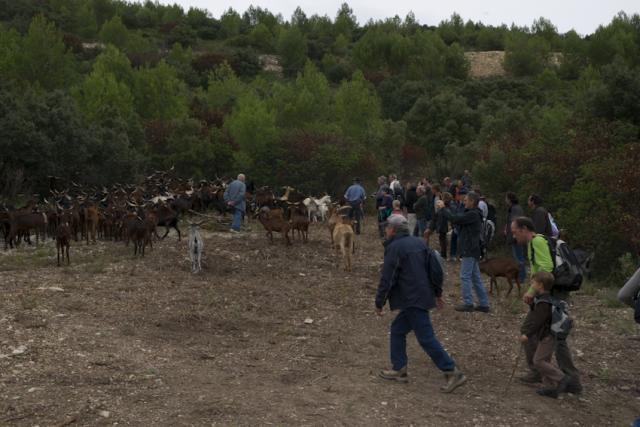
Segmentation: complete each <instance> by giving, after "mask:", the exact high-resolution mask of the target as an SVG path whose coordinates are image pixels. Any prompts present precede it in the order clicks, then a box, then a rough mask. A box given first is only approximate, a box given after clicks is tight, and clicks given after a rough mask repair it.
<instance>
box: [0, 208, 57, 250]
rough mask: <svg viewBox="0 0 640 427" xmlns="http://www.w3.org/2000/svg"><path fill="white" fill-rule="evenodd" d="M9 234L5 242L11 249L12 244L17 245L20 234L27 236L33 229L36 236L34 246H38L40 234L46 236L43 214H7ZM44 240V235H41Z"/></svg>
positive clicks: (44, 216)
mask: <svg viewBox="0 0 640 427" xmlns="http://www.w3.org/2000/svg"><path fill="white" fill-rule="evenodd" d="M8 215H9V224H10V228H9V234H8V236H7V239H6V242H5V249H6V243H7V242H8V243H9V245H11V247H12V248H13V244H12V242H15V243H16V245H17V244H18V243H19V239H18V236H19V235H20V234H21V233H26V235H27V236H28V235H29V233H30V231H31V230H32V229H33V230H34V231H35V234H36V244H38V241H39V236H40V233H44V234H46V227H47V216H46V215H45V214H43V213H24V212H17V211H16V212H9V213H8ZM43 240H44V235H43Z"/></svg>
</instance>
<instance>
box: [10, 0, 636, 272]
mask: <svg viewBox="0 0 640 427" xmlns="http://www.w3.org/2000/svg"><path fill="white" fill-rule="evenodd" d="M0 20H1V21H2V25H1V26H0V46H1V48H0V75H1V76H2V79H0V80H1V81H0V128H2V130H3V131H2V133H0V150H1V151H2V153H3V154H2V157H1V158H0V193H1V194H2V196H3V197H4V198H5V199H7V200H14V199H15V197H16V195H17V194H19V193H30V192H40V193H41V194H46V192H47V191H48V188H47V185H48V180H47V176H52V175H53V176H59V177H62V178H65V179H69V180H78V181H82V182H85V183H88V184H94V185H102V184H109V183H113V182H116V181H119V182H124V181H129V182H131V181H135V180H137V179H139V177H141V176H143V175H144V174H145V173H146V172H148V171H149V170H153V169H159V168H169V167H171V166H172V165H174V166H175V168H176V171H177V172H178V173H180V174H182V175H184V176H193V177H194V178H202V177H213V176H215V175H218V176H225V175H227V176H228V175H231V174H234V173H237V172H238V171H244V172H246V173H247V174H248V175H249V176H250V178H251V179H252V180H254V181H255V182H256V183H257V184H259V185H281V184H284V183H288V184H294V185H296V186H297V187H299V188H300V189H301V190H303V191H305V192H312V193H317V192H320V191H325V190H326V191H330V192H337V191H342V190H343V189H344V186H345V184H346V183H348V182H349V180H350V178H351V177H352V176H354V175H359V176H362V177H363V178H365V179H367V180H370V179H371V178H372V177H374V176H376V175H378V174H380V173H381V172H389V171H398V172H400V173H401V174H402V175H403V176H405V177H415V176H432V177H434V178H440V177H442V176H443V175H445V174H446V175H454V176H458V175H459V173H460V172H461V171H462V170H463V169H465V168H468V169H471V171H472V173H473V174H474V177H475V179H476V182H477V183H480V184H481V186H482V188H483V190H484V192H485V193H487V194H489V195H490V196H493V197H494V198H495V199H496V202H497V204H498V205H499V206H500V204H501V203H502V199H503V196H502V195H503V194H504V192H505V191H507V190H512V191H515V192H516V193H518V194H519V195H521V196H522V197H523V198H524V196H525V195H527V194H528V193H532V192H535V193H539V194H541V195H542V196H543V198H544V199H545V204H546V205H547V207H549V208H550V209H551V211H552V212H553V213H554V215H555V216H556V218H557V220H558V222H559V223H560V225H561V226H562V227H563V228H565V229H567V230H568V232H569V235H570V236H571V238H572V240H573V241H574V243H575V244H576V245H579V246H584V247H588V248H590V249H593V250H595V251H596V252H597V257H596V262H597V263H598V266H599V268H600V271H603V272H604V271H608V270H610V269H614V270H615V269H616V268H617V267H616V265H617V264H616V263H617V260H618V258H619V257H620V256H621V255H622V254H624V253H627V252H632V251H633V252H635V251H637V249H638V248H639V247H640V225H638V221H637V218H638V217H640V204H639V203H637V201H636V200H635V194H637V193H638V183H639V182H640V172H639V169H638V167H637V165H638V164H639V162H640V145H639V144H638V143H639V140H638V139H639V129H640V73H639V72H638V67H639V65H640V16H638V15H632V16H629V15H626V14H624V13H620V14H619V15H617V16H615V17H613V19H612V20H611V22H610V23H609V24H607V25H606V26H602V27H600V28H598V29H597V30H596V31H595V32H594V33H593V34H590V35H587V36H584V37H583V36H580V35H578V34H577V33H575V32H573V31H570V32H567V33H564V34H559V33H558V32H557V30H556V28H555V27H554V25H553V24H552V23H551V22H549V21H548V20H546V19H544V18H540V19H538V20H536V21H534V23H533V24H532V25H531V26H530V27H516V26H512V27H507V26H504V25H503V26H500V27H492V26H486V25H483V24H482V23H479V22H475V23H474V22H471V21H468V22H464V21H463V19H462V18H461V17H460V16H458V15H453V16H452V17H451V18H450V19H449V20H446V21H443V22H441V23H439V24H438V25H437V26H429V25H424V24H421V23H419V22H417V21H416V19H415V17H413V16H412V15H408V16H407V17H405V18H404V19H402V18H399V17H393V18H389V19H386V20H384V21H378V22H368V23H366V24H363V23H358V21H357V18H356V16H355V15H354V13H353V11H352V10H351V9H350V8H349V6H348V5H347V4H344V5H343V6H342V7H341V8H340V10H338V11H337V13H336V15H335V17H333V18H330V17H327V16H316V15H314V16H307V15H306V14H305V13H304V12H303V11H302V10H300V9H297V10H296V11H295V13H294V14H293V15H292V16H291V17H289V18H284V17H282V16H279V15H274V14H273V13H271V12H269V11H268V10H265V9H261V8H253V7H252V8H249V9H248V10H247V11H245V12H243V13H239V12H236V11H234V10H232V9H229V10H228V11H227V12H225V13H224V14H223V15H222V16H220V17H212V16H211V15H210V14H208V13H207V12H206V11H204V10H200V9H195V8H192V9H189V10H186V11H185V10H183V9H182V8H180V7H179V6H175V5H173V6H163V5H160V4H157V3H153V2H146V3H144V4H140V3H133V2H131V3H128V2H122V1H112V0H55V1H49V2H41V1H36V0H31V1H20V2H13V1H9V0H2V1H0ZM83 43H84V44H83ZM87 43H89V44H87ZM102 45H104V48H102V47H101V46H102ZM90 46H93V48H92V47H90ZM470 51H504V70H505V74H504V75H499V76H494V77H491V78H484V79H477V78H471V77H470V75H469V61H468V60H467V59H466V57H465V52H470ZM551 52H557V53H558V54H559V55H560V56H561V58H562V60H561V61H560V62H559V63H558V62H557V61H552V60H550V59H551ZM264 54H268V55H278V57H279V58H280V63H281V65H282V67H283V74H282V75H279V74H278V73H273V72H269V71H264V70H263V68H262V65H261V63H260V61H259V59H258V58H259V55H264ZM467 55H468V53H467ZM474 75H475V74H474ZM369 182H371V181H369ZM371 185H372V184H370V186H371Z"/></svg>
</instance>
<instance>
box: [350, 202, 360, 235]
mask: <svg viewBox="0 0 640 427" xmlns="http://www.w3.org/2000/svg"><path fill="white" fill-rule="evenodd" d="M361 204H362V202H360V201H357V202H349V206H351V210H350V211H349V219H354V218H355V220H356V226H355V228H354V230H353V231H355V232H356V234H360V223H362V208H361V207H360V205H361Z"/></svg>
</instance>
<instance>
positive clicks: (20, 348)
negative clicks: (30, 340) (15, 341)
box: [11, 345, 27, 355]
mask: <svg viewBox="0 0 640 427" xmlns="http://www.w3.org/2000/svg"><path fill="white" fill-rule="evenodd" d="M25 351H27V346H26V345H19V346H18V347H16V348H14V349H13V351H12V352H11V354H14V355H15V354H22V353H24V352H25Z"/></svg>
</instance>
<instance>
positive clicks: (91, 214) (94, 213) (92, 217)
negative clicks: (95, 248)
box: [84, 203, 100, 245]
mask: <svg viewBox="0 0 640 427" xmlns="http://www.w3.org/2000/svg"><path fill="white" fill-rule="evenodd" d="M99 219H100V216H99V215H98V208H97V207H96V205H95V204H93V203H89V204H88V205H87V207H86V208H84V221H85V227H86V228H87V230H86V231H87V232H86V238H87V245H88V244H89V234H91V240H92V241H93V243H96V230H97V228H98V221H99Z"/></svg>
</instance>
